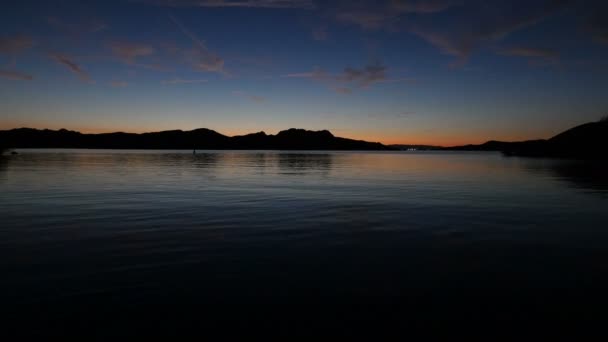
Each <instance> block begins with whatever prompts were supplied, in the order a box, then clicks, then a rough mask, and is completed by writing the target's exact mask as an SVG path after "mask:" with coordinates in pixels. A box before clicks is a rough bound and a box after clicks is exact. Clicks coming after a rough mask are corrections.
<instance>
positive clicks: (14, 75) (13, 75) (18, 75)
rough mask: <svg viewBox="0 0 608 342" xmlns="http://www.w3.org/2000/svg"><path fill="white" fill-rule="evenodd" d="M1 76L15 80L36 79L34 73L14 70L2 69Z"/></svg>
mask: <svg viewBox="0 0 608 342" xmlns="http://www.w3.org/2000/svg"><path fill="white" fill-rule="evenodd" d="M0 77H3V78H7V79H9V80H14V81H31V80H33V79H34V77H33V76H32V75H29V74H26V73H23V72H19V71H13V70H0Z"/></svg>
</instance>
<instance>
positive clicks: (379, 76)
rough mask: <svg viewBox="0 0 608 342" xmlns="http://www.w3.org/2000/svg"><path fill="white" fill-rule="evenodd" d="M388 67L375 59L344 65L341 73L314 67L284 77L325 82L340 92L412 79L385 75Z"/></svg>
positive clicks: (345, 92)
mask: <svg viewBox="0 0 608 342" xmlns="http://www.w3.org/2000/svg"><path fill="white" fill-rule="evenodd" d="M387 70H388V68H387V67H386V66H385V65H384V64H382V63H380V62H378V61H376V62H372V63H368V64H367V65H364V66H362V67H360V68H353V67H346V68H344V70H342V72H341V73H338V74H331V73H328V72H327V71H325V70H323V69H321V68H319V67H316V68H314V69H313V70H312V71H309V72H300V73H290V74H286V75H283V77H286V78H306V79H311V80H314V81H318V82H322V83H326V84H327V85H329V86H330V88H331V89H333V90H334V91H336V92H337V93H340V94H350V93H352V88H353V87H354V88H359V89H366V88H369V87H371V86H373V85H374V84H378V83H395V82H406V81H412V80H413V79H411V78H397V79H392V78H389V77H388V76H387Z"/></svg>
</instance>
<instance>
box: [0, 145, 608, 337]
mask: <svg viewBox="0 0 608 342" xmlns="http://www.w3.org/2000/svg"><path fill="white" fill-rule="evenodd" d="M21 152H22V153H21V154H20V155H18V156H11V157H10V158H6V159H0V217H1V218H2V222H1V224H0V274H1V275H2V276H3V277H2V280H3V281H2V283H1V284H0V286H1V288H0V294H2V295H3V297H2V298H0V299H1V300H2V304H3V307H5V308H8V309H7V310H9V311H12V312H22V313H23V316H22V317H25V318H24V319H23V322H27V323H28V324H30V325H36V326H38V327H44V326H46V329H54V328H56V327H62V326H64V325H65V324H66V322H68V319H73V320H86V321H87V322H95V321H96V320H100V321H104V320H107V319H108V318H107V317H108V316H109V317H114V316H113V315H104V313H108V312H109V313H112V314H115V313H123V317H122V318H123V319H124V321H127V322H129V324H134V323H137V321H138V318H140V317H145V316H146V314H150V315H158V314H159V312H158V310H159V309H158V307H159V306H160V305H169V306H171V305H173V310H170V309H169V310H166V311H165V312H168V313H170V314H167V315H165V316H163V319H162V323H163V324H168V325H169V326H172V327H177V326H180V324H181V323H182V322H183V321H182V319H181V318H177V317H178V316H177V315H176V313H179V312H180V310H182V306H190V307H192V308H193V310H194V312H195V313H198V314H200V311H201V310H203V309H201V308H204V310H206V312H213V313H214V315H215V316H214V317H216V318H217V317H224V318H225V319H226V320H228V321H230V322H231V324H236V323H235V322H236V320H238V318H239V317H237V316H238V314H239V313H242V314H241V315H242V317H240V318H241V319H245V320H246V321H247V322H249V321H251V320H254V321H256V322H259V323H260V324H264V323H265V324H268V322H272V324H273V325H274V326H277V325H280V324H275V323H276V322H278V321H281V319H283V323H285V322H284V321H285V320H288V321H289V322H287V324H289V323H290V322H291V323H293V322H297V321H298V320H296V319H293V315H297V314H298V313H297V312H293V310H291V311H289V310H288V311H287V312H286V311H285V308H286V307H287V308H300V307H302V305H304V306H306V305H308V306H311V307H314V308H315V312H314V313H312V314H308V313H307V314H306V315H305V316H306V319H309V318H310V317H321V316H323V315H326V316H327V317H328V319H330V322H331V323H332V324H333V323H334V322H335V320H336V319H345V320H349V319H353V320H360V319H362V317H365V322H367V323H369V322H373V321H374V320H380V318H379V317H382V316H376V315H375V314H372V313H369V314H368V311H366V310H363V309H361V308H359V311H356V310H355V311H351V310H349V309H350V308H352V305H353V303H355V304H359V303H362V301H363V302H364V301H365V298H368V299H369V302H368V304H369V303H372V304H373V305H376V307H377V308H378V311H376V312H375V313H378V312H379V313H386V312H387V311H385V310H384V309H385V308H386V307H394V306H395V305H397V303H400V302H399V301H398V300H396V299H395V298H404V299H403V300H404V302H406V303H407V305H403V306H402V307H401V308H402V309H403V310H405V311H407V310H411V311H412V312H414V313H415V314H416V315H418V314H419V313H420V312H421V310H424V309H427V310H428V311H429V312H433V314H434V315H436V314H437V313H438V312H439V313H443V312H446V311H445V307H444V306H443V304H442V303H443V302H442V301H441V298H443V297H442V296H450V298H452V299H453V298H467V300H466V301H465V302H464V303H460V304H461V305H458V308H463V307H465V308H467V307H470V306H471V305H472V303H471V302H470V301H469V299H470V298H473V296H478V295H479V296H481V295H484V296H492V295H496V294H500V297H501V298H505V303H507V304H510V305H513V306H514V308H515V309H514V310H513V313H515V314H516V315H519V314H520V313H521V311H522V310H521V308H522V307H524V306H525V305H527V304H528V303H529V301H530V300H531V299H532V300H538V298H545V297H546V296H549V295H550V294H551V293H549V294H548V292H550V291H547V289H555V288H556V286H557V285H556V284H558V285H559V286H558V287H559V288H558V290H559V289H567V290H568V291H571V292H572V293H579V294H580V293H582V294H585V295H587V294H589V293H592V292H591V290H592V288H593V287H595V286H597V287H598V288H606V287H607V286H608V272H606V270H605V265H606V264H608V255H607V254H606V250H607V249H606V246H608V230H606V229H605V222H608V211H607V210H606V204H608V202H607V201H608V196H606V193H607V192H608V187H607V182H606V178H605V175H606V173H605V170H606V168H605V165H592V164H585V163H574V162H564V161H548V160H536V159H519V158H503V157H502V156H500V155H499V154H494V153H458V152H454V153H441V152H429V153H389V152H324V153H315V152H311V153H306V152H298V153H293V152H280V151H277V152H272V151H250V152H247V151H218V152H213V151H205V152H200V151H199V153H197V154H196V155H193V154H192V153H191V152H186V153H183V152H179V151H161V152H159V151H67V152H66V151H47V152H41V151H21ZM589 190H592V191H589ZM555 291H557V290H555ZM6 294H9V295H6ZM0 296H1V295H0ZM543 296H545V297H543ZM559 296H560V297H559V298H557V299H556V300H555V303H560V305H561V304H562V303H563V301H564V297H563V296H564V294H563V293H559ZM336 298H338V299H340V300H343V301H344V302H343V303H338V302H336V303H334V304H335V306H333V307H332V306H331V305H330V304H328V303H330V302H331V301H333V300H334V299H336ZM421 298H422V299H421ZM546 298H549V297H546ZM286 299H289V300H295V301H296V302H297V301H298V300H300V301H299V302H298V303H292V304H293V305H289V306H281V305H284V303H285V300H286ZM427 299H432V300H434V301H435V302H432V301H431V304H429V302H428V301H427ZM416 301H420V303H424V305H422V306H420V305H418V306H417V305H415V304H416V303H417V302H416ZM243 302H247V303H248V305H244V304H243ZM580 302H585V301H580ZM586 302H589V301H586ZM176 303H178V304H176ZM344 303H346V304H347V306H344V305H342V304H344ZM412 303H414V304H412ZM348 305H351V306H348ZM384 305H385V306H384ZM270 307H275V308H279V310H278V311H277V312H280V314H278V315H274V316H272V317H269V316H267V315H264V314H262V313H261V312H260V310H262V309H265V308H270ZM336 307H339V308H345V309H344V311H343V312H341V313H337V312H335V311H332V308H333V309H335V308H336ZM538 307H546V306H543V305H539V306H538ZM246 308H251V309H250V311H249V312H246V311H243V310H246ZM365 308H366V309H367V308H368V307H365ZM501 309H504V307H503V306H501ZM45 310H46V311H45ZM222 310H223V311H222ZM498 311H500V312H501V313H504V312H508V310H507V311H506V310H498ZM370 312H373V311H370ZM568 312H570V311H568ZM572 312H574V311H572ZM36 313H38V315H39V316H36ZM221 313H226V316H222V314H221ZM300 314H301V315H304V313H303V312H300ZM366 314H367V316H365V315H366ZM455 314H456V315H458V313H455ZM235 315H237V316H235ZM360 315H364V316H360ZM11 317H13V319H16V318H15V317H19V316H18V315H12V316H11ZM66 317H67V318H66ZM187 317H189V318H192V317H200V316H199V315H197V314H194V315H187ZM336 317H338V318H336ZM446 317H447V318H453V317H452V316H450V315H446ZM182 318H183V316H182ZM277 320H278V321H277ZM406 321H407V320H403V319H401V318H399V319H398V320H397V322H398V324H397V323H396V325H397V326H401V325H400V324H402V323H403V322H406ZM104 322H105V321H104ZM141 322H143V323H144V325H145V326H146V327H147V328H149V327H150V326H151V324H149V322H148V321H147V320H144V319H143V318H142V319H141ZM206 322H208V321H204V322H198V323H197V324H195V325H194V326H197V327H198V326H206V327H207V325H206V324H207V323H206ZM307 322H308V321H307ZM7 326H9V327H10V326H12V324H10V322H8V324H7ZM287 326H288V325H287ZM355 326H356V324H355ZM41 329H42V328H41ZM108 329H110V326H106V325H104V327H103V329H100V330H99V331H111V330H108ZM172 331H181V330H172Z"/></svg>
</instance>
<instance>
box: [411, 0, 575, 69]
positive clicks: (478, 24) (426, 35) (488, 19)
mask: <svg viewBox="0 0 608 342" xmlns="http://www.w3.org/2000/svg"><path fill="white" fill-rule="evenodd" d="M568 3H569V0H547V1H544V2H542V5H540V6H530V7H531V9H528V10H525V11H515V12H514V11H513V10H512V7H513V5H512V4H511V3H509V2H498V3H497V4H494V5H493V6H485V5H483V6H481V5H479V4H477V3H473V4H475V5H476V6H479V7H474V8H471V7H469V8H468V9H469V14H471V13H473V15H468V16H465V17H462V18H458V20H456V21H455V22H456V23H457V26H455V27H454V28H453V29H451V30H445V29H443V30H440V31H437V30H435V29H432V28H428V27H424V28H423V27H419V26H412V27H410V28H409V31H410V32H411V33H413V34H415V35H417V36H418V37H420V38H422V39H423V40H425V41H426V42H428V43H429V44H431V45H433V46H435V47H436V48H438V49H439V50H440V51H441V52H442V53H444V54H446V55H450V56H454V57H456V58H457V60H456V61H455V62H454V63H453V64H452V65H463V64H465V63H466V62H467V61H468V59H469V57H470V56H471V54H472V53H473V51H474V50H475V49H477V48H479V47H480V46H482V45H484V44H486V43H491V42H496V41H499V40H502V39H504V38H506V37H507V36H509V35H510V34H512V33H514V32H516V31H519V30H522V29H524V28H527V27H530V26H533V25H535V24H537V23H539V22H541V21H542V20H544V19H545V18H547V17H549V16H551V15H553V14H554V13H556V12H557V11H558V10H559V9H561V8H563V7H564V6H565V5H567V4H568ZM471 23H475V25H472V24H471Z"/></svg>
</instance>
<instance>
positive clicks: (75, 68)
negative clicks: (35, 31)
mask: <svg viewBox="0 0 608 342" xmlns="http://www.w3.org/2000/svg"><path fill="white" fill-rule="evenodd" d="M49 57H50V58H51V59H53V60H54V61H55V62H57V63H59V64H61V65H63V66H65V67H67V68H68V69H69V70H70V71H71V72H73V73H74V74H76V75H77V76H78V78H80V80H81V81H83V82H91V76H90V75H89V74H88V73H87V72H86V71H85V70H83V69H82V67H81V66H80V65H78V64H77V63H76V62H75V61H73V60H72V59H71V57H68V56H66V55H63V54H57V53H55V54H51V55H50V56H49Z"/></svg>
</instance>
